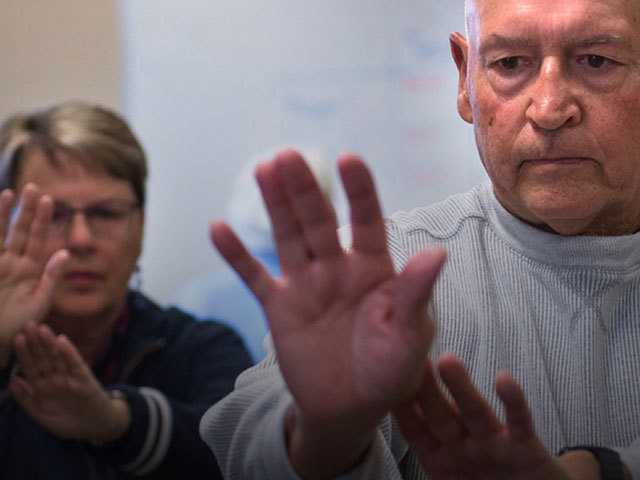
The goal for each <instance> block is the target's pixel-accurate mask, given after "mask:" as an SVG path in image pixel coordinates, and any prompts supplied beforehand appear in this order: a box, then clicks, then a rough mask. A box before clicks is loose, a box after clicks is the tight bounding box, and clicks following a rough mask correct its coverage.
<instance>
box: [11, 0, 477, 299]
mask: <svg viewBox="0 0 640 480" xmlns="http://www.w3.org/2000/svg"><path fill="white" fill-rule="evenodd" d="M3 6H4V7H5V8H4V9H3V15H2V16H1V17H0V27H1V30H0V40H1V41H0V55H2V58H3V60H4V62H3V65H4V67H5V68H4V71H3V77H4V78H3V80H2V85H3V88H2V90H1V91H0V114H1V115H2V116H3V117H4V116H5V115H6V114H8V113H9V112H12V111H14V110H16V109H24V108H30V107H33V106H42V105H44V104H47V103H50V102H51V101H58V100H62V99H67V98H84V99H88V100H93V101H99V102H101V103H105V104H107V105H109V106H113V107H115V108H117V109H119V110H120V111H121V112H122V113H123V114H124V115H125V117H126V118H128V119H129V121H130V122H131V123H132V126H133V127H134V130H135V131H136V132H137V133H138V135H139V136H140V138H141V140H142V142H143V144H144V145H145V147H146V149H147V152H148V154H149V157H150V161H151V164H150V167H151V175H150V183H149V203H148V210H147V230H146V238H145V250H144V253H143V257H142V277H143V290H144V291H146V292H147V293H149V294H151V296H152V297H153V298H155V299H156V300H158V301H160V302H161V303H166V302H167V301H170V300H171V298H172V295H173V293H174V291H175V290H176V289H177V288H178V287H179V286H180V285H182V284H183V283H184V282H186V281H188V280H189V279H191V278H192V277H193V276H195V275H197V274H200V273H202V272H205V271H208V270H211V269H216V268H225V266H224V265H223V263H222V261H221V260H220V258H219V256H218V255H217V253H216V252H214V251H213V249H212V248H211V246H210V243H209V240H208V237H207V224H208V222H209V221H210V220H211V219H214V218H220V217H223V216H224V215H225V206H226V203H227V199H228V197H229V194H230V192H231V188H232V184H233V180H234V178H235V176H236V174H237V172H238V171H239V170H240V169H241V167H242V165H243V164H244V163H245V162H247V161H248V160H249V158H250V157H251V156H253V155H256V154H258V153H260V152H262V151H264V150H265V149H271V148H272V147H274V146H277V145H283V144H296V145H305V146H309V147H316V148H320V149H322V150H324V151H325V153H326V155H327V156H328V157H330V158H332V159H333V158H335V156H336V155H337V154H338V153H340V152H342V151H345V150H349V151H355V152H358V153H360V154H362V155H363V156H364V157H365V158H366V159H367V160H368V162H369V163H370V165H371V167H372V169H373V171H374V174H375V176H376V179H377V184H378V188H379V190H380V194H381V196H382V201H383V204H384V207H385V212H386V213H387V214H391V213H392V212H393V211H395V210H397V209H407V208H412V207H415V206H418V205H425V204H428V203H432V202H434V201H437V200H440V199H442V198H444V197H446V196H447V195H449V194H451V193H455V192H459V191H463V190H466V189H468V188H469V187H470V186H472V185H474V184H476V183H478V182H479V181H483V180H484V173H483V171H482V167H481V165H480V161H479V160H478V158H477V153H476V151H475V146H474V143H473V133H472V129H471V127H470V126H469V125H467V124H465V123H464V122H462V120H460V119H459V118H458V116H457V113H456V110H455V105H456V103H455V102H456V98H455V96H456V80H457V77H456V71H455V67H454V65H453V62H452V61H451V59H450V56H449V44H448V34H449V33H450V32H451V31H453V30H458V31H463V29H464V24H463V1H462V0H452V1H446V2H444V1H441V0H403V1H402V2H388V1H386V0H349V1H347V2H345V1H344V0H323V1H322V2H307V1H303V2H301V1H299V0H215V1H213V0H183V1H181V2H176V1H174V0H120V1H116V0H103V1H100V2H98V1H93V2H83V1H81V0H56V1H55V2H47V1H45V0H4V1H3ZM341 203H342V198H341V197H339V198H338V204H339V208H340V210H341V215H340V216H341V220H342V221H345V220H346V218H345V214H344V210H343V208H342V206H341V205H340V204H341Z"/></svg>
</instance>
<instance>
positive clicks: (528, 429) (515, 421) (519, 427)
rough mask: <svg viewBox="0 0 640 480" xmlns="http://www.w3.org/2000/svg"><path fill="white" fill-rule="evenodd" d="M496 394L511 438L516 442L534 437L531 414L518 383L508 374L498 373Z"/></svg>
mask: <svg viewBox="0 0 640 480" xmlns="http://www.w3.org/2000/svg"><path fill="white" fill-rule="evenodd" d="M496 392H497V393H498V397H499V398H500V400H501V401H502V403H503V404H504V407H505V412H506V416H507V428H508V429H509V433H510V435H511V437H512V438H514V439H515V440H518V441H526V440H529V439H531V438H533V437H535V429H534V427H533V419H532V418H531V412H530V411H529V406H528V405H527V400H526V398H525V395H524V392H523V391H522V388H521V387H520V385H519V384H518V382H516V381H515V380H514V379H513V377H511V375H509V374H508V373H506V372H500V373H499V374H498V377H497V378H496Z"/></svg>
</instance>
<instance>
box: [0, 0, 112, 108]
mask: <svg viewBox="0 0 640 480" xmlns="http://www.w3.org/2000/svg"><path fill="white" fill-rule="evenodd" d="M1 5H2V11H1V13H0V59H2V70H1V71H2V77H1V78H2V80H1V83H0V84H1V85H2V88H0V119H4V118H5V117H7V116H8V115H11V114H13V113H15V112H16V111H23V110H31V109H32V108H41V107H43V106H45V105H48V104H51V103H54V102H60V101H63V100H68V99H85V100H89V101H94V102H98V103H102V104H103V105H107V106H110V107H113V108H116V109H119V108H120V78H121V64H120V43H119V32H118V22H119V21H120V18H119V17H118V14H117V8H116V7H117V2H116V0H101V1H99V2H87V1H85V0H55V1H53V2H46V1H42V0H2V3H1Z"/></svg>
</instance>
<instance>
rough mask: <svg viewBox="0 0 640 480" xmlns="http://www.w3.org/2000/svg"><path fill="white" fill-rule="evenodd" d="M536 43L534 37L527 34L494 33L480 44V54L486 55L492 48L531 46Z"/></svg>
mask: <svg viewBox="0 0 640 480" xmlns="http://www.w3.org/2000/svg"><path fill="white" fill-rule="evenodd" d="M533 45H535V42H534V41H533V39H531V38H529V37H525V36H518V37H509V36H506V35H500V34H499V33H492V34H491V35H489V36H488V37H487V38H486V39H485V40H484V41H482V42H481V44H480V54H481V55H484V54H485V53H486V52H488V51H490V50H495V49H499V48H531V47H532V46H533Z"/></svg>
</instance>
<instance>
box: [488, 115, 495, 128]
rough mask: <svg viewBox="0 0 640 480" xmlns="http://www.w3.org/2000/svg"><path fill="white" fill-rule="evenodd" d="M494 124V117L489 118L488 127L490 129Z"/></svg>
mask: <svg viewBox="0 0 640 480" xmlns="http://www.w3.org/2000/svg"><path fill="white" fill-rule="evenodd" d="M495 122H496V119H495V118H494V117H491V118H490V119H489V126H490V127H493V124H494V123H495Z"/></svg>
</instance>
